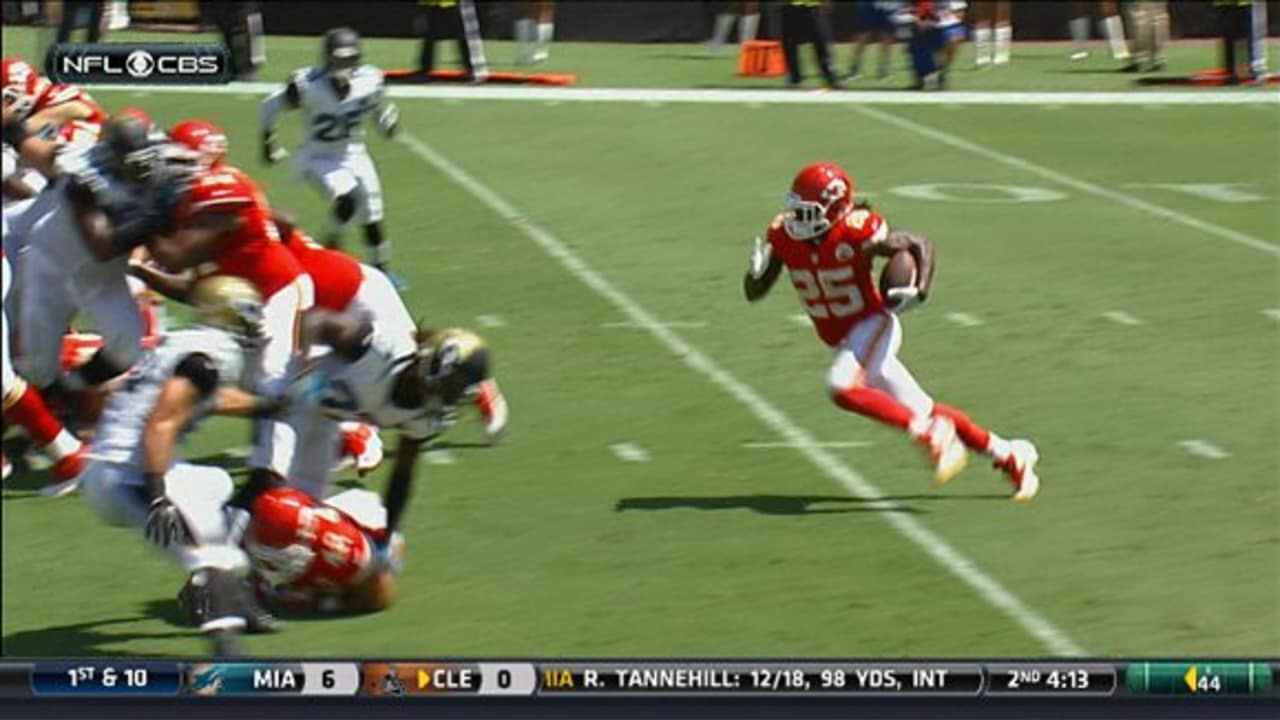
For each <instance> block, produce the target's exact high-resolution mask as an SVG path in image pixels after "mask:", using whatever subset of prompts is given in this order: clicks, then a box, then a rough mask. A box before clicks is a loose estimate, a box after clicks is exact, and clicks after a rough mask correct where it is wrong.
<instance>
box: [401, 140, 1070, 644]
mask: <svg viewBox="0 0 1280 720" xmlns="http://www.w3.org/2000/svg"><path fill="white" fill-rule="evenodd" d="M399 137H400V142H402V143H403V144H404V145H405V147H407V148H408V149H409V150H410V151H412V152H413V153H414V154H415V155H417V156H418V157H419V158H420V159H422V161H423V162H425V163H426V164H428V165H430V166H431V167H433V168H435V169H436V170H438V171H439V172H441V173H443V174H444V175H446V176H448V177H449V178H450V179H451V180H453V181H454V182H455V183H457V184H458V185H459V186H461V187H462V188H463V189H465V190H466V191H467V192H469V193H470V194H471V195H472V196H474V197H475V198H476V199H477V200H479V201H480V202H481V203H482V204H484V205H486V206H487V207H488V208H489V209H490V210H492V211H493V212H494V213H495V214H497V215H498V216H499V217H501V218H502V219H503V220H505V221H506V222H508V223H510V224H511V225H512V226H513V227H515V228H516V229H517V230H519V231H520V232H522V233H524V235H525V236H526V237H528V238H529V239H530V240H532V241H533V242H534V243H535V244H536V245H538V247H540V248H541V249H542V250H543V252H545V253H546V254H547V255H549V256H551V257H552V258H553V259H554V260H556V261H557V262H558V263H560V265H561V266H563V267H564V268H565V269H566V270H568V271H569V273H570V274H572V275H573V276H574V277H575V278H577V279H578V280H579V281H580V282H581V283H582V284H583V285H586V286H587V287H588V288H590V289H591V290H593V291H595V292H596V294H598V295H600V296H601V297H602V298H604V299H605V300H607V301H609V302H610V303H611V304H612V305H613V306H614V307H615V308H617V309H618V310H619V311H620V312H622V313H623V314H624V315H626V316H627V317H629V318H631V320H632V321H634V322H635V323H636V324H638V325H640V326H641V327H643V328H644V329H645V330H647V331H648V332H649V333H650V334H651V335H652V336H653V337H654V339H655V340H657V341H658V342H659V343H660V344H662V345H663V346H665V347H666V348H667V350H669V351H670V352H671V354H673V355H675V356H676V357H677V358H679V359H680V360H681V361H682V362H684V364H685V365H687V366H689V367H690V368H691V369H693V370H696V371H698V372H699V373H701V374H703V375H705V376H706V378H707V379H708V380H709V381H711V383H712V384H713V385H715V386H716V387H718V388H720V389H721V390H723V391H725V392H726V393H728V394H729V395H731V396H732V397H733V398H734V399H735V400H737V401H738V402H740V403H741V404H742V405H744V406H745V407H746V408H747V409H748V410H750V411H751V413H752V414H753V415H755V416H756V418H758V419H759V420H760V421H761V422H762V423H764V424H765V425H767V426H768V427H769V428H771V429H772V430H773V431H774V432H775V433H776V434H777V435H778V436H779V437H780V438H782V439H784V440H785V441H787V442H790V443H794V444H795V445H796V446H797V447H796V452H799V453H800V454H801V455H803V456H804V457H805V458H806V459H807V460H809V462H811V463H813V465H814V466H815V467H817V468H818V469H819V470H820V471H822V472H823V474H825V475H826V476H827V477H829V478H831V479H832V480H834V481H836V482H838V483H839V484H841V485H843V486H844V487H845V489H846V490H848V492H849V493H850V494H852V495H854V496H855V497H858V498H861V499H863V500H867V501H868V503H867V505H868V507H872V508H876V509H886V508H891V507H894V505H893V503H892V502H886V501H885V500H884V499H883V498H884V497H885V493H884V492H883V491H882V490H881V489H880V488H879V487H877V486H876V485H875V484H874V483H872V482H871V481H870V480H868V479H867V478H865V477H863V476H862V475H861V474H859V473H858V472H857V471H856V470H854V469H853V468H852V467H850V466H849V465H848V464H846V463H845V462H843V461H842V460H841V459H840V458H839V457H837V456H836V455H835V454H833V453H831V452H830V451H828V450H825V449H823V448H821V447H817V446H816V444H817V439H816V438H814V437H813V435H811V434H810V433H809V432H808V431H806V430H805V429H804V428H802V427H800V425H798V424H797V423H796V422H795V421H794V420H792V419H791V418H790V417H789V416H788V415H787V414H786V413H784V412H782V411H781V410H779V409H778V408H776V407H775V406H774V405H773V404H772V403H770V402H769V401H768V400H766V399H765V398H764V397H763V396H762V395H760V393H759V392H757V391H756V390H755V389H754V388H752V387H751V386H749V385H747V384H746V383H744V382H742V381H741V380H739V379H738V378H736V377H734V376H733V375H732V374H730V373H729V371H727V370H725V369H724V368H722V367H721V366H720V365H719V364H718V363H717V362H716V361H714V360H712V359H711V358H710V357H709V356H707V355H705V354H703V353H702V351H700V350H698V349H697V348H695V347H694V346H693V345H691V344H689V343H688V342H686V341H685V340H684V338H682V337H681V336H680V335H678V334H677V333H676V332H675V331H674V330H672V329H671V328H669V327H666V326H664V325H663V324H662V323H661V322H659V320H658V318H657V317H656V316H654V315H653V314H652V313H650V312H649V311H648V310H646V309H645V308H644V307H643V306H641V305H640V304H639V303H638V302H636V301H635V300H633V299H632V298H631V296H630V295H627V294H626V293H625V292H624V291H623V290H621V289H620V288H618V287H617V286H616V285H614V284H613V283H612V282H610V281H609V280H608V279H606V278H605V277H604V276H603V275H601V274H599V273H598V272H596V271H595V269H594V268H592V267H591V266H590V265H588V264H587V263H586V262H585V261H584V260H583V259H582V258H581V257H579V256H578V255H577V253H575V252H574V251H573V250H572V249H571V248H570V247H569V246H568V245H566V244H565V243H564V242H562V241H561V240H560V239H559V238H557V237H556V236H555V235H553V234H552V233H551V231H549V230H547V229H545V228H543V227H542V226H540V225H538V224H537V223H536V222H534V221H533V220H532V219H531V218H529V217H528V216H527V215H525V214H524V213H522V212H520V211H519V210H518V209H516V208H515V207H514V206H513V205H511V203H509V202H507V201H506V200H505V199H503V198H502V197H501V196H500V195H498V194H497V193H496V192H495V191H494V190H493V189H491V188H490V187H489V186H488V185H485V184H484V183H483V182H481V181H480V180H478V179H476V178H475V177H473V176H472V175H471V174H470V173H468V172H467V171H465V170H463V169H462V168H460V167H458V166H457V165H455V164H454V163H453V161H451V160H449V159H448V158H447V157H445V156H444V155H441V154H440V153H439V152H437V151H436V150H435V148H433V147H431V146H430V145H428V144H426V143H424V142H423V141H421V140H419V139H418V138H416V137H414V136H413V135H412V134H411V133H408V132H401V133H400V136H399ZM908 450H909V448H906V447H905V443H904V448H903V452H907V451H908ZM876 514H877V515H878V516H879V517H880V519H882V520H884V521H885V522H886V523H888V524H889V526H890V527H892V528H893V529H894V530H895V531H897V532H898V533H899V534H900V535H902V536H903V537H905V538H906V539H907V540H909V541H911V542H912V543H913V544H915V545H916V547H918V548H919V549H920V550H922V551H924V553H925V554H926V555H928V556H929V557H931V558H933V560H934V562H936V563H937V564H938V565H940V566H942V567H943V568H944V569H945V570H947V571H948V572H950V573H951V574H952V575H954V576H955V577H956V578H957V579H959V580H960V581H961V582H963V583H964V584H966V585H968V586H969V587H970V588H971V589H973V590H974V592H976V593H977V594H978V595H979V596H980V597H981V598H982V599H983V600H985V601H986V602H987V603H988V604H990V605H992V606H993V607H995V608H996V609H998V610H999V611H1000V612H1002V613H1004V614H1005V615H1006V616H1007V617H1009V619H1011V620H1013V621H1014V622H1015V623H1016V624H1017V625H1018V626H1019V627H1020V628H1022V629H1023V630H1024V631H1025V632H1026V633H1027V634H1028V635H1030V636H1031V637H1033V638H1035V639H1036V640H1037V641H1038V642H1039V643H1040V644H1041V645H1042V646H1043V647H1044V648H1045V649H1046V650H1048V651H1049V652H1051V653H1053V654H1054V655H1070V656H1083V655H1087V654H1088V653H1087V652H1086V651H1085V650H1084V648H1082V647H1081V646H1080V645H1078V644H1077V643H1076V642H1075V641H1074V640H1072V639H1071V637H1070V636H1069V635H1068V634H1067V633H1066V632H1065V631H1064V630H1062V629H1061V628H1059V627H1058V626H1056V625H1054V624H1053V622H1052V621H1050V620H1049V619H1048V618H1046V617H1045V616H1043V615H1041V614H1040V613H1039V612H1038V611H1037V610H1035V609H1033V608H1032V607H1030V606H1029V605H1027V604H1026V603H1025V602H1023V601H1022V599H1020V598H1019V597H1018V596H1017V595H1015V594H1014V593H1013V592H1012V591H1010V590H1009V589H1008V588H1006V587H1005V586H1004V585H1002V584H1001V583H1000V581H998V580H996V579H995V578H994V577H992V576H991V575H988V574H987V572H986V571H985V570H983V569H982V568H980V567H978V565H977V563H975V562H974V561H973V560H972V559H971V558H969V557H968V556H967V555H965V554H964V553H962V552H961V551H960V550H958V549H956V547H955V546H953V545H952V544H951V543H949V542H947V540H946V539H944V538H943V537H942V536H941V535H939V534H937V533H936V532H934V531H933V530H930V529H929V528H927V527H925V526H924V525H923V524H922V523H920V522H919V521H918V520H916V519H914V518H912V517H911V516H909V515H906V514H903V513H892V512H889V513H876Z"/></svg>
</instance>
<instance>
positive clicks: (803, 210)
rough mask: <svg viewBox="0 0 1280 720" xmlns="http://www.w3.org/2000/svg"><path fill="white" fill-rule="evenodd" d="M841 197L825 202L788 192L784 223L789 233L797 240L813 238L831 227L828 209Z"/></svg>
mask: <svg viewBox="0 0 1280 720" xmlns="http://www.w3.org/2000/svg"><path fill="white" fill-rule="evenodd" d="M836 202H839V199H837V200H833V201H831V202H830V203H827V204H825V205H824V204H823V203H820V202H816V201H814V200H805V199H804V198H802V197H800V196H799V195H797V194H795V193H787V215H786V218H784V219H783V221H782V224H783V226H784V227H785V228H786V230H787V234H788V235H790V236H791V237H793V238H796V239H797V240H812V239H813V238H816V237H819V236H821V235H822V234H823V233H825V232H826V231H828V230H830V229H831V220H829V219H828V218H827V211H828V210H830V209H831V205H832V204H834V203H836Z"/></svg>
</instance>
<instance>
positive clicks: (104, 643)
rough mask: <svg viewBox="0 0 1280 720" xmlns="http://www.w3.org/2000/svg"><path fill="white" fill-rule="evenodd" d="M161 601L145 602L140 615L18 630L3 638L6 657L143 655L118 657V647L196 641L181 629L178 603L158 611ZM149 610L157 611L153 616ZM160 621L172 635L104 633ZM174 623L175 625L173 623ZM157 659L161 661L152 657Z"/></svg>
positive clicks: (157, 655) (193, 633)
mask: <svg viewBox="0 0 1280 720" xmlns="http://www.w3.org/2000/svg"><path fill="white" fill-rule="evenodd" d="M163 604H164V602H163V601H159V600H157V601H153V602H148V603H147V604H146V605H145V606H144V609H143V614H139V615H135V616H133V617H118V618H111V619H108V620H91V621H88V622H82V623H73V624H70V625H55V626H53V627H47V628H39V629H36V630H21V631H18V632H15V633H10V634H8V635H5V636H4V654H5V656H6V657H81V656H85V655H121V654H128V655H139V656H141V655H146V654H147V653H134V652H129V653H121V651H120V650H119V649H117V648H116V647H115V646H117V645H118V644H119V643H122V642H129V641H131V640H155V639H160V638H178V637H185V638H190V637H195V636H196V631H195V630H194V629H193V628H186V627H183V624H182V623H181V622H180V621H181V617H180V614H179V611H178V606H177V603H176V602H174V601H169V602H168V606H169V608H170V609H168V610H165V609H163V608H161V606H162V605H163ZM152 609H159V610H158V613H153V612H152ZM156 617H160V618H161V619H163V620H164V621H165V622H166V623H167V624H171V625H175V629H174V630H173V631H171V632H121V633H109V632H103V631H104V630H105V629H107V628H110V627H113V626H116V625H127V624H129V623H136V622H141V621H144V620H154V619H156ZM175 621H176V622H175ZM154 655H155V656H156V657H164V656H165V655H164V654H162V653H155V654H154Z"/></svg>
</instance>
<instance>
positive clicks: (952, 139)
mask: <svg viewBox="0 0 1280 720" xmlns="http://www.w3.org/2000/svg"><path fill="white" fill-rule="evenodd" d="M853 111H854V112H856V113H858V114H859V115H865V116H866V117H869V118H871V119H873V120H878V121H880V122H882V123H884V124H886V125H892V126H894V127H896V128H898V129H900V130H908V131H910V132H913V133H915V134H917V135H922V136H924V137H927V138H929V139H931V140H936V141H938V142H940V143H942V144H943V145H949V146H951V147H953V148H956V149H957V150H964V151H966V152H970V153H973V154H974V155H981V156H982V157H985V158H987V159H988V160H994V161H996V162H998V163H1000V164H1002V165H1007V166H1009V167H1011V168H1015V169H1017V170H1023V171H1025V172H1029V173H1031V174H1033V175H1038V176H1040V177H1042V178H1044V179H1046V180H1050V181H1052V182H1056V183H1058V184H1059V185H1065V186H1067V187H1069V188H1072V189H1075V190H1079V191H1080V192H1083V193H1089V194H1090V195H1096V196H1098V197H1101V198H1106V199H1107V200H1111V201H1113V202H1117V203H1119V204H1121V205H1125V206H1128V207H1130V208H1133V209H1134V210H1138V211H1140V212H1144V213H1147V214H1148V215H1154V216H1155V217H1158V218H1162V219H1164V220H1172V221H1173V222H1176V223H1178V224H1180V225H1185V226H1186V227H1189V228H1191V229H1192V230H1198V231H1200V232H1202V233H1207V234H1209V235H1214V236H1216V237H1219V238H1222V239H1223V240H1229V241H1231V242H1233V243H1236V244H1238V245H1243V246H1245V247H1249V248H1253V249H1254V250H1258V251H1261V252H1264V253H1267V254H1268V255H1271V256H1273V257H1277V258H1280V245H1276V244H1273V243H1269V242H1267V241H1265V240H1262V239H1260V238H1256V237H1253V236H1252V235H1249V234H1246V233H1242V232H1240V231H1239V230H1232V229H1231V228H1226V227H1222V226H1221V225H1214V224H1213V223H1211V222H1206V221H1204V220H1201V219H1199V218H1196V217H1192V216H1190V215H1185V214H1183V213H1180V212H1178V211H1176V210H1170V209H1169V208H1167V207H1164V206H1162V205H1156V204H1155V203H1151V202H1147V201H1146V200H1143V199H1141V198H1138V197H1134V196H1133V195H1129V194H1126V193H1122V192H1120V191H1118V190H1112V189H1110V188H1106V187H1103V186H1101V185H1095V184H1093V183H1091V182H1088V181H1086V180H1081V179H1079V178H1076V177H1072V176H1071V175H1066V174H1064V173H1060V172H1058V171H1057V170H1051V169H1049V168H1047V167H1045V166H1043V165H1037V164H1035V163H1033V162H1030V161H1028V160H1023V159H1022V158H1020V157H1016V156H1014V155H1009V154H1007V153H1004V152H1001V151H999V150H996V149H994V148H990V147H987V146H986V145H979V144H978V143H976V142H973V141H971V140H966V139H964V138H962V137H960V136H958V135H952V134H951V133H949V132H945V131H943V130H938V129H937V128H933V127H930V126H928V125H922V124H920V123H918V122H915V121H914V120H908V119H907V118H904V117H900V116H898V115H894V114H893V113H888V112H885V111H883V110H876V109H874V108H869V107H865V106H864V105H861V104H859V105H854V106H853Z"/></svg>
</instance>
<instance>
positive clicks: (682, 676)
mask: <svg viewBox="0 0 1280 720" xmlns="http://www.w3.org/2000/svg"><path fill="white" fill-rule="evenodd" d="M0 690H2V691H3V694H4V695H6V696H7V697H25V696H36V697H59V696H60V697H75V696H84V697H102V696H112V695H123V696H133V697H143V696H151V697H171V698H172V697H180V698H190V699H191V702H199V701H200V700H199V699H200V698H202V697H215V696H222V697H226V696H239V697H247V696H252V697H268V698H270V697H278V698H289V697H304V696H342V697H351V696H365V697H370V698H379V699H380V701H394V700H405V701H412V700H413V699H428V698H432V697H437V698H438V697H446V696H447V697H465V696H471V697H492V696H507V697H513V696H514V697H564V696H575V697H576V696H583V697H662V696H675V697H679V696H701V697H717V696H719V697H735V696H746V697H760V696H785V697H824V696H825V697H832V696H837V697H881V698H883V697H892V696H904V697H943V698H947V697H950V698H978V697H990V698H1001V697H1060V698H1070V697H1082V698H1083V697H1089V698H1109V697H1117V698H1126V697H1127V698H1138V697H1155V696H1178V695H1183V696H1200V697H1210V696H1228V697H1237V698H1239V697H1258V698H1270V699H1272V700H1274V699H1277V698H1280V661H1265V662H1260V661H1240V662H1128V663H1125V662H1094V661H1087V662H1065V661H1064V662H1027V663H1017V662H936V663H935V662H888V663H872V662H865V661H850V662H840V661H827V662H790V663H788V662H776V661H762V662H743V661H731V662H716V661H692V662H643V663H642V662H611V661H601V662H582V661H567V662H555V661H512V662H489V661H483V662H479V661H477V662H471V661H461V662H459V661H430V660H404V661H381V662H341V661H334V662H243V661H237V662H192V663H183V662H162V661H150V660H148V661H139V662H111V661H85V662H36V663H19V662H7V663H0ZM24 690H25V692H23V691H24ZM993 702H998V700H993Z"/></svg>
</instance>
